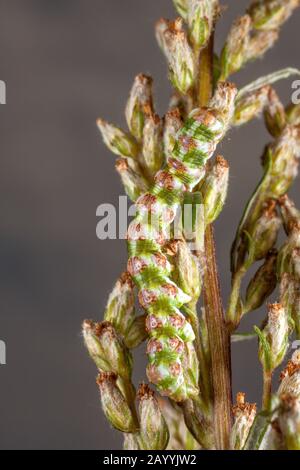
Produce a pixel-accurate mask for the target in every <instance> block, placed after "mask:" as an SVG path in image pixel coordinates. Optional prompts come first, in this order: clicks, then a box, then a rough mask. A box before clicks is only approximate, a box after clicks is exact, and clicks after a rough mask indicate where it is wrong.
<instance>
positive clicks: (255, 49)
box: [246, 30, 279, 62]
mask: <svg viewBox="0 0 300 470" xmlns="http://www.w3.org/2000/svg"><path fill="white" fill-rule="evenodd" d="M278 38H279V32H278V31H277V30H271V31H255V32H254V33H253V34H252V36H251V37H250V39H249V44H248V48H247V51H246V61H247V62H248V61H252V60H255V59H259V58H260V57H262V56H263V55H264V54H265V53H266V52H267V51H268V50H269V49H271V48H272V47H273V46H274V44H275V42H276V41H277V40H278Z"/></svg>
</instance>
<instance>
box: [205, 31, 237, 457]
mask: <svg viewBox="0 0 300 470" xmlns="http://www.w3.org/2000/svg"><path fill="white" fill-rule="evenodd" d="M213 48H214V38H213V35H212V38H211V40H210V43H209V45H208V46H207V48H206V49H204V50H203V52H202V53H201V56H200V72H199V84H200V86H199V90H198V100H199V105H200V106H206V105H207V104H208V102H209V100H210V98H211V95H212V92H213ZM205 263H206V269H205V272H204V304H205V315H206V321H207V327H208V336H209V345H210V352H211V361H212V375H213V377H212V379H213V392H214V432H215V441H216V448H217V449H228V448H229V445H230V431H231V420H232V417H231V404H232V398H231V365H230V335H229V333H228V331H227V328H226V325H225V320H224V311H223V306H222V300H221V293H220V285H219V277H218V268H217V261H216V251H215V241H214V231H213V227H212V226H208V227H207V229H206V233H205Z"/></svg>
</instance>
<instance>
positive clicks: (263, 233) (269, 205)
mask: <svg viewBox="0 0 300 470" xmlns="http://www.w3.org/2000/svg"><path fill="white" fill-rule="evenodd" d="M280 227H281V219H280V217H279V216H278V215H277V212H276V202H275V201H273V200H269V201H267V202H266V203H265V206H264V208H263V211H262V213H261V216H260V217H259V218H258V220H257V221H256V223H255V224H254V227H253V230H252V231H251V232H250V235H251V238H252V243H253V244H254V260H256V261H258V260H260V259H264V258H265V257H266V256H267V254H268V252H269V251H270V250H271V249H272V248H273V247H274V245H275V243H276V240H277V236H278V232H279V229H280Z"/></svg>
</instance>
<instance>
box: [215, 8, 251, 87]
mask: <svg viewBox="0 0 300 470" xmlns="http://www.w3.org/2000/svg"><path fill="white" fill-rule="evenodd" d="M251 26H252V25H251V18H250V16H249V15H244V16H242V17H241V18H238V19H237V20H236V21H235V22H234V24H233V25H232V28H231V30H230V32H229V35H228V37H227V40H226V43H225V46H224V49H223V51H222V55H221V80H226V79H227V77H229V75H231V74H233V73H235V72H237V71H238V70H240V68H241V67H242V66H243V65H244V63H245V61H246V60H247V53H248V49H249V38H250V36H249V33H250V31H251Z"/></svg>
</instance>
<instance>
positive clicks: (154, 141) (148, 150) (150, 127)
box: [143, 110, 164, 177]
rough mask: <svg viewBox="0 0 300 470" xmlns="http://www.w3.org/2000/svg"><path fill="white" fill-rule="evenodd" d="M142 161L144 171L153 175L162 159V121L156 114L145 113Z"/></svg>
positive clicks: (158, 168)
mask: <svg viewBox="0 0 300 470" xmlns="http://www.w3.org/2000/svg"><path fill="white" fill-rule="evenodd" d="M143 157H144V159H143V162H144V165H145V169H146V172H147V173H148V174H149V175H150V177H153V176H154V175H155V174H156V173H157V172H158V170H160V168H161V166H162V164H163V160H164V151H163V123H162V120H161V119H160V117H159V116H158V115H157V114H154V113H152V112H151V111H150V110H148V111H147V113H146V119H145V125H144V130H143Z"/></svg>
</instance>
